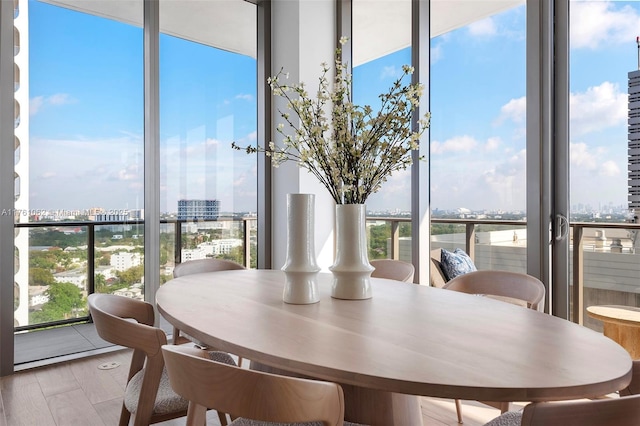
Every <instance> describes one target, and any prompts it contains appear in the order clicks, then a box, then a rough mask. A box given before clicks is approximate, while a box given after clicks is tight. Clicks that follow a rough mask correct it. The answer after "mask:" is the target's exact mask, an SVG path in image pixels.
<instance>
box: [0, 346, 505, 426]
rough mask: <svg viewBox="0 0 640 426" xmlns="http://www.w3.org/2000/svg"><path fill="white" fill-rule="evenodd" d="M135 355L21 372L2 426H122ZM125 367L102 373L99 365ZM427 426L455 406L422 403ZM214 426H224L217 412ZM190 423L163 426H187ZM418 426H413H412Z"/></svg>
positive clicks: (483, 413)
mask: <svg viewBox="0 0 640 426" xmlns="http://www.w3.org/2000/svg"><path fill="white" fill-rule="evenodd" d="M130 354H131V352H130V350H128V349H125V350H119V351H115V352H111V353H107V354H102V355H96V356H92V357H88V358H82V359H78V360H72V361H67V362H64V363H61V364H56V365H51V366H47V367H41V368H34V369H30V370H26V371H22V372H18V373H16V374H14V375H12V376H7V377H4V378H2V379H1V380H0V384H1V386H0V393H1V396H2V398H1V399H0V403H1V405H0V426H18V425H26V426H49V425H50V426H76V425H77V426H94V425H95V426H101V425H106V426H109V425H117V424H118V418H119V415H120V407H121V403H122V395H123V392H124V386H125V382H126V375H127V371H128V365H129V361H130ZM111 362H117V363H120V366H119V367H117V368H114V369H110V370H101V369H99V368H98V366H99V365H101V364H105V363H111ZM422 412H423V414H424V417H423V422H424V426H432V425H433V426H445V425H450V426H454V425H457V424H458V423H457V421H456V414H455V406H454V404H453V401H450V400H442V399H437V398H422ZM498 414H499V412H498V410H496V409H494V408H490V407H488V406H485V405H482V404H479V403H476V402H471V401H463V415H464V424H465V425H467V426H478V425H484V423H486V422H487V421H489V420H491V419H492V418H494V417H496V416H497V415H498ZM208 418H209V422H208V424H209V425H216V426H219V425H220V423H219V421H218V418H217V416H216V415H215V413H213V412H211V413H210V414H209V416H208ZM184 424H185V419H184V418H182V419H175V420H171V421H168V422H163V423H159V425H164V426H178V425H184ZM406 426H412V425H406Z"/></svg>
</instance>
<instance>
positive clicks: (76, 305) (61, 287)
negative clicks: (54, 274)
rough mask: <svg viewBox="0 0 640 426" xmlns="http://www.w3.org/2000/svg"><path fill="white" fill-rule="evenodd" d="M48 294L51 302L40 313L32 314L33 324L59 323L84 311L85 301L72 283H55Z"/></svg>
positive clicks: (31, 320)
mask: <svg viewBox="0 0 640 426" xmlns="http://www.w3.org/2000/svg"><path fill="white" fill-rule="evenodd" d="M46 294H47V295H48V296H49V301H48V302H47V303H45V304H44V305H43V306H42V309H41V310H39V311H35V312H32V313H31V314H30V322H31V323H42V322H50V321H59V320H63V319H67V318H71V317H72V316H77V315H78V314H79V312H80V310H81V309H84V307H85V304H84V299H83V297H82V292H81V291H80V289H79V288H78V287H77V286H76V285H75V284H72V283H53V284H51V285H50V286H49V289H48V290H47V292H46Z"/></svg>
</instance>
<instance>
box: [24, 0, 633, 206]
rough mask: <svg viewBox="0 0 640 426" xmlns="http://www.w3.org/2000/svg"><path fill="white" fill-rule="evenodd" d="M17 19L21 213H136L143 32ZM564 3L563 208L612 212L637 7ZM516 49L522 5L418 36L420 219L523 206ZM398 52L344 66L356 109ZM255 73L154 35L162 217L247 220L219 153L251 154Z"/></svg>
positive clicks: (623, 178) (395, 64) (403, 57)
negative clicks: (243, 147)
mask: <svg viewBox="0 0 640 426" xmlns="http://www.w3.org/2000/svg"><path fill="white" fill-rule="evenodd" d="M29 8H30V76H29V90H30V94H29V98H30V110H31V111H30V117H29V118H30V153H29V155H30V165H31V167H30V185H31V191H30V207H31V208H46V209H61V208H64V209H82V208H89V207H94V206H101V207H105V208H142V183H143V169H142V155H143V150H142V133H143V129H142V117H143V109H142V108H143V94H142V81H143V80H142V78H143V76H142V30H141V29H140V28H137V27H134V26H130V25H126V24H123V23H118V22H115V21H110V20H107V19H101V18H96V17H92V16H87V15H83V14H80V13H75V12H71V11H68V10H64V9H60V8H57V7H54V6H51V5H47V4H43V3H40V2H38V1H35V0H30V1H29ZM571 8H572V22H571V30H572V39H571V40H572V46H571V90H570V91H571V114H572V119H571V143H572V148H571V149H572V163H571V179H572V184H571V191H572V195H571V197H572V198H571V204H572V205H577V204H579V203H582V204H589V205H591V206H593V207H598V205H606V204H609V203H613V204H614V205H626V191H627V187H626V184H627V171H626V170H627V169H626V167H627V165H626V150H627V139H626V138H627V137H626V133H627V130H626V84H627V83H626V81H627V73H628V72H629V71H632V70H634V69H636V68H637V46H636V43H635V39H636V36H637V35H640V5H638V3H637V2H606V1H605V2H572V3H571ZM434 19H437V17H434ZM354 42H357V40H356V41H354ZM525 42H526V40H525V10H524V7H519V8H515V9H512V10H509V11H507V12H504V13H501V14H499V15H494V16H492V17H489V18H487V19H484V20H482V21H479V22H476V23H474V24H472V25H470V26H468V27H465V28H461V29H458V30H456V31H453V32H450V33H448V34H446V35H443V36H440V37H437V38H434V39H432V69H431V75H432V81H431V85H430V89H431V106H430V107H431V112H432V125H431V159H432V162H431V171H432V176H431V184H432V188H431V201H432V207H433V208H438V209H456V208H460V207H464V208H469V209H489V210H497V209H502V210H524V208H525V198H526V187H525V169H524V166H525V158H526V152H525V137H524V136H525V134H524V128H525V124H526V123H525V121H524V118H525V110H524V103H525V95H526V93H525V71H526V69H525V68H526V64H525ZM409 54H410V51H409V50H408V49H405V50H403V51H400V52H397V53H395V54H392V55H388V56H387V57H384V58H381V59H378V60H376V61H372V62H370V63H368V64H365V65H362V66H360V67H357V68H356V69H355V70H354V79H355V87H354V93H355V96H356V101H358V102H362V103H371V104H372V106H374V107H375V105H376V102H377V101H376V97H377V95H378V94H379V93H381V92H383V91H386V89H387V88H388V86H389V85H390V84H391V82H392V81H393V79H394V77H395V76H396V75H397V72H398V70H399V69H400V67H401V65H402V64H405V63H408V62H409ZM254 64H255V62H254V60H253V59H251V58H248V57H243V56H241V55H236V54H231V53H228V52H223V51H219V50H216V49H212V48H210V47H206V46H203V45H198V44H196V43H190V42H188V41H185V40H181V39H177V38H174V37H169V36H162V37H161V70H160V71H161V75H160V76H161V101H162V103H161V123H162V124H161V141H162V147H161V148H162V159H161V173H163V175H164V176H167V177H166V178H165V179H163V184H162V188H161V190H162V201H161V209H162V210H169V211H171V210H175V205H176V203H177V200H178V199H179V198H218V199H220V200H222V204H223V207H222V208H223V210H226V209H229V210H253V209H255V161H254V159H253V158H250V157H248V156H246V155H245V154H243V153H238V152H231V151H230V150H229V144H230V142H231V141H232V140H237V141H239V142H241V143H255V136H256V135H255V128H256V121H255V120H256V117H255V109H256V100H255V91H256V81H255V80H256V78H255V69H254V68H255V65H254ZM318 71H320V67H319V66H318ZM311 83H312V82H309V84H310V85H311ZM212 170H216V172H212ZM408 185H409V180H408V176H407V174H406V173H405V174H402V173H400V174H398V175H396V176H393V177H392V178H391V179H389V182H388V183H387V184H386V185H385V187H383V190H382V191H381V192H380V193H379V194H375V195H374V196H372V197H371V198H370V199H369V200H368V202H367V204H368V207H369V208H370V209H372V210H395V209H399V210H408V209H409V201H410V199H409V193H408V188H409V186H408Z"/></svg>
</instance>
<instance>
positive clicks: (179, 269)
mask: <svg viewBox="0 0 640 426" xmlns="http://www.w3.org/2000/svg"><path fill="white" fill-rule="evenodd" d="M240 269H246V268H245V267H244V266H242V265H241V264H239V263H236V262H234V261H232V260H227V259H216V258H209V259H198V260H189V261H187V262H183V263H178V264H177V265H176V266H175V267H174V268H173V277H174V278H179V277H183V276H185V275H191V274H201V273H204V272H219V271H233V270H240ZM188 342H195V343H197V344H199V345H204V344H203V343H202V342H198V341H197V339H195V338H193V337H192V336H188V335H181V331H180V329H179V328H178V327H176V326H174V327H173V343H175V344H182V343H188Z"/></svg>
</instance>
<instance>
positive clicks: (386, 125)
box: [232, 37, 430, 204]
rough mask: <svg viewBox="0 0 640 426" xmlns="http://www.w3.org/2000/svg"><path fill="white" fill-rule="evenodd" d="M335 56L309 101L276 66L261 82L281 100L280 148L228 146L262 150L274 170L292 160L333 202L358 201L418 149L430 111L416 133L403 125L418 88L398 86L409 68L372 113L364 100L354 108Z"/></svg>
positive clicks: (408, 122)
mask: <svg viewBox="0 0 640 426" xmlns="http://www.w3.org/2000/svg"><path fill="white" fill-rule="evenodd" d="M340 43H341V45H343V44H344V43H346V39H345V38H344V37H343V38H342V39H341V40H340ZM341 53H342V52H341V47H338V48H337V49H336V56H335V78H334V80H333V86H332V88H330V84H329V78H328V73H329V71H330V68H329V66H328V65H327V64H326V63H323V64H322V72H321V74H320V78H319V83H318V89H317V91H316V96H315V99H312V98H311V97H310V95H309V93H308V92H307V90H306V88H305V85H304V83H299V84H291V85H290V84H286V83H285V82H283V79H284V80H286V79H288V74H286V73H285V72H284V70H283V69H281V70H280V71H279V72H278V73H277V74H276V75H275V76H273V77H270V78H269V79H268V80H267V81H268V83H269V85H270V86H271V90H272V93H273V94H274V95H275V96H280V97H282V98H283V99H284V100H285V101H286V105H287V110H286V111H282V110H280V109H279V110H278V112H279V114H280V117H281V118H282V119H283V122H281V123H279V124H278V126H277V128H276V131H277V132H278V133H280V134H281V135H282V136H283V141H282V144H281V145H276V144H275V143H274V142H270V143H269V146H268V148H265V147H260V146H247V147H241V146H239V145H237V144H236V143H235V142H233V143H232V147H233V148H235V149H239V150H245V151H246V152H247V153H256V152H264V153H265V154H266V155H268V156H270V157H271V161H272V165H273V166H274V167H278V166H279V165H280V164H282V163H284V162H285V161H293V162H295V163H297V164H298V165H299V166H300V167H302V168H304V169H307V170H308V171H309V172H310V173H311V174H313V175H314V176H315V177H316V178H317V179H318V180H319V181H320V183H322V184H323V185H324V187H325V188H327V190H328V191H329V193H330V194H331V197H332V198H333V199H334V200H335V202H336V203H337V204H364V203H365V202H366V200H367V198H368V197H369V196H370V195H371V194H373V193H375V192H377V191H378V190H379V189H380V188H381V186H382V184H383V183H384V182H386V180H387V179H388V177H389V176H391V174H393V173H394V172H396V171H399V170H405V169H407V168H408V167H409V166H410V165H411V163H412V151H414V150H418V148H419V141H420V136H421V135H422V133H423V132H424V131H425V130H426V129H427V128H428V127H429V120H430V114H429V113H426V114H425V115H424V116H423V117H422V118H421V119H420V120H418V123H419V128H418V130H417V131H415V132H414V131H412V130H411V117H412V114H413V111H414V110H415V109H416V108H417V107H418V105H419V99H420V96H421V95H422V89H423V86H422V85H421V84H406V85H403V80H404V79H405V78H406V77H408V76H410V75H411V74H412V73H413V68H412V67H410V66H408V65H404V66H403V67H402V71H403V73H402V75H401V76H400V77H399V78H398V79H397V80H395V81H394V82H393V84H392V85H391V87H390V88H389V91H388V92H387V93H383V94H381V95H379V96H378V97H379V98H380V102H381V104H380V109H379V110H378V111H377V112H376V113H374V111H373V109H372V108H371V106H369V105H364V106H359V105H355V104H354V103H353V102H352V94H351V81H352V76H351V75H350V74H349V73H348V69H347V66H346V65H345V64H343V63H342V61H341V59H340V57H341ZM327 105H330V106H331V108H330V111H331V112H330V118H327V114H326V113H325V111H326V110H327V108H326V107H327Z"/></svg>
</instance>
